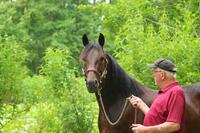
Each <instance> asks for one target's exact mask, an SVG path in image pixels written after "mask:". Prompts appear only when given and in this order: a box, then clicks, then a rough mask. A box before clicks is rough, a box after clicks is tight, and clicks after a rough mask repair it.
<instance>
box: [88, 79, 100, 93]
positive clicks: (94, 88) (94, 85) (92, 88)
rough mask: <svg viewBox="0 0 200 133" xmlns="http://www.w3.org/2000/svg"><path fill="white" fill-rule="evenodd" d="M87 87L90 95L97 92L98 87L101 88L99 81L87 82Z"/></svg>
mask: <svg viewBox="0 0 200 133" xmlns="http://www.w3.org/2000/svg"><path fill="white" fill-rule="evenodd" d="M86 85H87V88H88V91H89V92H90V93H94V92H97V90H98V87H99V83H98V81H97V80H90V81H87V83H86Z"/></svg>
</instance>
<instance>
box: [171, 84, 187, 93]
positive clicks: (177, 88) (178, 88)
mask: <svg viewBox="0 0 200 133" xmlns="http://www.w3.org/2000/svg"><path fill="white" fill-rule="evenodd" d="M170 91H171V93H174V94H180V95H183V94H184V90H183V88H181V86H179V85H176V86H173V87H172V88H171V89H170Z"/></svg>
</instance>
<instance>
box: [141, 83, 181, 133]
mask: <svg viewBox="0 0 200 133" xmlns="http://www.w3.org/2000/svg"><path fill="white" fill-rule="evenodd" d="M184 110H185V96H184V92H183V89H182V88H181V87H180V86H179V85H178V83H177V82H174V83H172V84H170V85H168V86H167V87H165V88H164V89H162V90H161V91H159V92H158V94H157V97H156V99H155V100H154V102H153V103H152V105H151V107H150V110H149V111H148V112H147V114H146V115H145V118H144V123H143V124H144V125H145V126H154V125H159V124H161V123H164V122H175V123H179V124H180V126H181V128H180V130H179V131H178V132H174V133H185V113H184V112H185V111H184Z"/></svg>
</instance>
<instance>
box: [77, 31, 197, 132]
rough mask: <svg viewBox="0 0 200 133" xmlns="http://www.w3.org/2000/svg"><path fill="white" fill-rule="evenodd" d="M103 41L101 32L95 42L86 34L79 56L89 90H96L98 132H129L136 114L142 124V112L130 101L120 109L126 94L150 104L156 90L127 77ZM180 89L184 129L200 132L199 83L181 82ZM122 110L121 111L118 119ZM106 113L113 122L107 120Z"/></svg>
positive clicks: (93, 91) (94, 91)
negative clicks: (105, 48)
mask: <svg viewBox="0 0 200 133" xmlns="http://www.w3.org/2000/svg"><path fill="white" fill-rule="evenodd" d="M104 42H105V40H104V36H103V35H102V34H100V36H99V44H97V45H93V44H92V45H91V44H89V41H88V39H87V36H86V35H84V36H83V44H84V46H85V49H84V50H83V51H82V53H81V55H80V57H81V59H82V60H83V61H84V62H85V67H84V73H85V77H86V85H87V88H88V91H89V92H91V93H95V94H96V99H97V102H98V104H99V119H98V125H99V132H100V133H129V132H130V131H129V127H130V126H131V124H132V123H134V120H135V117H137V119H136V122H137V123H140V124H142V123H143V118H144V114H143V113H142V112H141V111H139V110H138V111H137V113H135V111H136V110H135V109H134V108H133V107H132V106H131V104H130V103H129V102H128V104H127V106H126V107H125V111H124V112H123V107H124V104H125V101H126V98H127V97H128V96H130V95H132V94H134V95H136V96H138V97H140V98H141V99H142V100H143V101H144V102H145V103H147V105H149V106H150V105H151V103H152V102H153V100H154V99H155V97H156V94H157V92H156V91H153V90H151V89H148V88H146V87H145V86H143V85H141V84H140V83H138V82H137V81H136V80H134V79H132V78H131V77H129V76H128V75H127V74H126V73H125V72H124V70H123V69H122V68H121V67H120V66H119V65H118V64H117V62H116V61H115V60H114V59H113V58H112V57H111V56H109V55H106V54H105V53H104V51H103V45H104ZM183 89H184V91H185V98H186V110H185V111H186V113H185V114H186V133H200V83H197V84H194V85H190V86H184V87H183ZM99 94H101V95H99ZM100 96H101V97H100ZM100 99H102V103H101V100H100ZM105 113H106V114H105ZM121 113H122V114H123V115H122V117H121V119H118V118H119V116H120V114H121ZM105 115H107V116H108V119H109V121H111V122H112V123H109V122H108V119H107V118H106V117H105ZM115 122H116V123H115Z"/></svg>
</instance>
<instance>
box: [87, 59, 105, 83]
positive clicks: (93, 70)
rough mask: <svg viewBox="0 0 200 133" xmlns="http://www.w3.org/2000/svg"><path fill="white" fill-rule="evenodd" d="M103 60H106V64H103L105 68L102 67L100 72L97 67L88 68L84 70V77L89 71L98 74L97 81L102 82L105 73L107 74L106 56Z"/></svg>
mask: <svg viewBox="0 0 200 133" xmlns="http://www.w3.org/2000/svg"><path fill="white" fill-rule="evenodd" d="M105 61H106V64H105V68H104V70H103V72H102V73H100V72H98V71H97V69H95V68H88V69H87V70H84V75H85V77H86V75H87V74H88V73H89V72H94V73H96V74H97V75H98V76H99V81H98V82H99V83H102V79H103V78H106V74H107V65H108V60H107V58H105Z"/></svg>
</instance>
